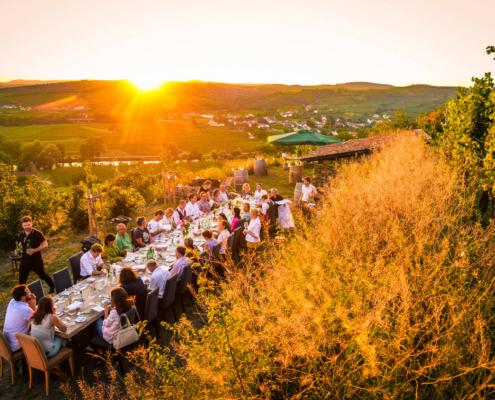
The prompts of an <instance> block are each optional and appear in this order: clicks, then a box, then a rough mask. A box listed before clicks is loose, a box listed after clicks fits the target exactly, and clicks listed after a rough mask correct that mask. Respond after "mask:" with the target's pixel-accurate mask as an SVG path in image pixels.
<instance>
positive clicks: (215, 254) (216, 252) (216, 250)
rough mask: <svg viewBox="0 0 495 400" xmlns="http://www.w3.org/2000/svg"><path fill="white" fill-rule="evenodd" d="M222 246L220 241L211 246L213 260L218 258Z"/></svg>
mask: <svg viewBox="0 0 495 400" xmlns="http://www.w3.org/2000/svg"><path fill="white" fill-rule="evenodd" d="M221 248H222V243H218V244H216V245H215V246H213V251H212V253H213V259H214V260H220V249H221Z"/></svg>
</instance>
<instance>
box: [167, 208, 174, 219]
mask: <svg viewBox="0 0 495 400" xmlns="http://www.w3.org/2000/svg"><path fill="white" fill-rule="evenodd" d="M173 213H174V210H172V209H171V208H167V209H166V210H165V216H166V217H167V218H170V217H171V216H172V215H173Z"/></svg>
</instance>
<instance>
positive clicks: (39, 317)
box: [32, 296, 54, 325]
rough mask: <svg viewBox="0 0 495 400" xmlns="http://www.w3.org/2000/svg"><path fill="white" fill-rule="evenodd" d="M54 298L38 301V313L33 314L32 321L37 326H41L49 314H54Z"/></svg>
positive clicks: (46, 297) (47, 297) (49, 297)
mask: <svg viewBox="0 0 495 400" xmlns="http://www.w3.org/2000/svg"><path fill="white" fill-rule="evenodd" d="M53 312H54V310H53V298H52V297H51V296H44V297H42V298H41V299H39V300H38V305H37V306H36V311H35V312H34V313H33V316H32V320H33V322H34V324H35V325H39V324H41V321H43V319H44V318H45V316H46V315H48V314H53Z"/></svg>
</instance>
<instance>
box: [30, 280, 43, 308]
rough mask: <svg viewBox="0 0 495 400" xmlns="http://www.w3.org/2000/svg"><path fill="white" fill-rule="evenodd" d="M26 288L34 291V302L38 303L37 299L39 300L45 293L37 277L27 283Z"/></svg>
mask: <svg viewBox="0 0 495 400" xmlns="http://www.w3.org/2000/svg"><path fill="white" fill-rule="evenodd" d="M28 289H29V290H30V291H31V292H32V293H34V295H35V296H36V304H38V301H40V299H41V298H42V297H43V296H44V295H45V293H44V292H43V286H41V281H40V280H39V279H38V280H36V281H34V282H31V283H30V284H29V285H28Z"/></svg>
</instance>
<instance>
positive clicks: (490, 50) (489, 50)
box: [486, 46, 495, 60]
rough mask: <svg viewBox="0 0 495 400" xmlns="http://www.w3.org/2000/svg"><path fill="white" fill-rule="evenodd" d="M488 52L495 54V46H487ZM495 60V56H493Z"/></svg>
mask: <svg viewBox="0 0 495 400" xmlns="http://www.w3.org/2000/svg"><path fill="white" fill-rule="evenodd" d="M486 54H488V55H490V54H495V46H486ZM493 59H494V60H495V58H493Z"/></svg>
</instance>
